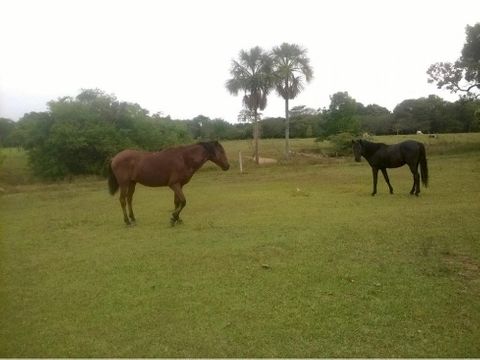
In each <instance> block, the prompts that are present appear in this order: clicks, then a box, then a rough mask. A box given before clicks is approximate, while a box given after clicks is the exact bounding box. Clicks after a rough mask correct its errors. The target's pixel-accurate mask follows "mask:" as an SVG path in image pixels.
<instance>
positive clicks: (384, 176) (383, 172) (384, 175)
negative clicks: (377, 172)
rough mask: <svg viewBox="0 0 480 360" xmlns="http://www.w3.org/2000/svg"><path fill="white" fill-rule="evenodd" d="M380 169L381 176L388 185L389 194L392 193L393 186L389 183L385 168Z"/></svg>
mask: <svg viewBox="0 0 480 360" xmlns="http://www.w3.org/2000/svg"><path fill="white" fill-rule="evenodd" d="M381 170H382V174H383V178H384V179H385V181H386V183H387V185H388V188H389V190H390V194H393V187H392V185H390V179H389V178H388V174H387V169H381Z"/></svg>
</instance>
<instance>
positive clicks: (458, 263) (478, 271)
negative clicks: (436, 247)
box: [443, 253, 480, 280]
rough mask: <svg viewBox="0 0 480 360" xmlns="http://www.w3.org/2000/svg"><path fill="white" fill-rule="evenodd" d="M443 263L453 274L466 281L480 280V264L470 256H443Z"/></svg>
mask: <svg viewBox="0 0 480 360" xmlns="http://www.w3.org/2000/svg"><path fill="white" fill-rule="evenodd" d="M443 261H444V263H445V265H446V266H447V267H448V268H449V269H450V270H451V271H452V272H453V273H455V274H457V275H458V276H460V277H462V278H464V279H467V280H476V279H479V278H480V262H478V261H476V260H474V259H472V258H471V257H470V256H468V255H462V254H451V253H447V254H443Z"/></svg>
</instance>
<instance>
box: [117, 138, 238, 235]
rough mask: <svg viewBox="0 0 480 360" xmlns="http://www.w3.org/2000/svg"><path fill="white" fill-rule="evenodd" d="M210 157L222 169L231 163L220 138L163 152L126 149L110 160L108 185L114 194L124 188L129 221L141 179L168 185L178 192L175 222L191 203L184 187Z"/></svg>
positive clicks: (123, 200)
mask: <svg viewBox="0 0 480 360" xmlns="http://www.w3.org/2000/svg"><path fill="white" fill-rule="evenodd" d="M207 160H210V161H212V162H214V163H215V164H217V165H218V166H219V167H220V168H222V170H228V168H229V167H230V165H229V164H228V160H227V156H226V155H225V150H224V149H223V147H222V145H220V143H219V142H218V141H211V142H200V143H198V144H194V145H188V146H179V147H174V148H169V149H165V150H162V151H159V152H143V151H137V150H123V151H121V152H119V153H118V154H117V155H115V156H114V157H113V159H112V161H111V163H110V173H109V176H108V187H109V189H110V194H112V195H114V194H115V193H116V192H117V190H118V189H119V188H120V205H121V206H122V211H123V219H124V221H125V224H127V225H130V224H131V222H135V215H133V209H132V198H133V193H134V192H135V185H136V184H137V183H140V184H142V185H145V186H155V187H157V186H168V187H169V188H170V189H172V190H173V192H174V193H175V196H174V204H175V210H174V211H173V213H172V218H171V220H170V224H171V225H172V226H174V225H175V224H176V223H181V220H180V217H179V215H180V212H181V211H182V209H183V208H184V207H185V205H186V203H187V202H186V200H185V195H183V191H182V187H183V186H184V185H185V184H187V183H188V182H189V181H190V179H191V178H192V176H193V174H194V173H195V172H196V171H197V170H198V169H200V167H202V165H203V164H204V163H205V162H206V161H207ZM127 204H128V216H127V210H126V205H127ZM129 218H130V219H129Z"/></svg>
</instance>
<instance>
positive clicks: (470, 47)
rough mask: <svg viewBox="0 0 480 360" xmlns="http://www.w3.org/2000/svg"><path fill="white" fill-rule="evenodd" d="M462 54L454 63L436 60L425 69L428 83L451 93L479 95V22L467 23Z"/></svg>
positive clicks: (473, 96) (474, 96)
mask: <svg viewBox="0 0 480 360" xmlns="http://www.w3.org/2000/svg"><path fill="white" fill-rule="evenodd" d="M465 32H466V42H465V44H464V45H463V49H462V55H461V56H460V58H459V59H458V60H457V61H455V62H454V63H451V62H438V63H435V64H433V65H430V67H429V68H428V70H427V74H428V76H429V78H428V82H429V83H436V84H437V87H438V88H439V89H441V88H445V89H447V90H450V92H452V93H458V92H461V93H464V95H465V96H466V97H468V98H474V99H478V98H479V97H480V23H477V24H475V25H474V26H469V25H467V27H466V29H465Z"/></svg>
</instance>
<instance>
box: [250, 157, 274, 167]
mask: <svg viewBox="0 0 480 360" xmlns="http://www.w3.org/2000/svg"><path fill="white" fill-rule="evenodd" d="M252 160H253V161H255V158H254V157H253V158H252ZM277 162H278V161H277V160H276V159H272V158H264V157H259V158H258V163H259V164H260V165H264V164H276V163H277Z"/></svg>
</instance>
